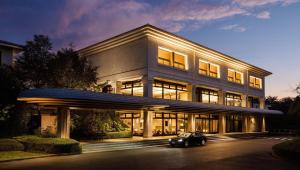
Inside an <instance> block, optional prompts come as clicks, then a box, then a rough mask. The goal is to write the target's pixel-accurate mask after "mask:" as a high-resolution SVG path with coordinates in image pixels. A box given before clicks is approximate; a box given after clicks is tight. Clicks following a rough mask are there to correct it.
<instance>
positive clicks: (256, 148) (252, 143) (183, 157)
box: [0, 138, 300, 170]
mask: <svg viewBox="0 0 300 170" xmlns="http://www.w3.org/2000/svg"><path fill="white" fill-rule="evenodd" d="M279 142H281V140H278V139H275V138H262V139H243V140H241V139H238V140H233V141H228V142H209V143H208V145H207V146H204V147H191V148H170V147H168V146H157V147H151V148H143V149H135V150H122V151H112V152H100V153H86V154H81V155H72V156H57V157H48V158H38V159H32V160H23V161H14V162H6V163H0V169H41V170H53V169H55V170H59V169H62V170H66V169H82V170H89V169H105V170H106V169H108V170H110V169H118V170H120V169H122V170H124V169H134V170H136V169H143V170H155V169H168V170H171V169H172V170H175V169H176V170H178V169H183V170H189V169H193V170H194V169H231V170H232V169H267V170H270V169H272V170H273V169H289V170H293V169H297V170H298V169H300V163H299V162H295V161H285V160H282V159H279V158H276V157H274V156H272V154H271V147H272V146H273V145H274V144H276V143H279Z"/></svg>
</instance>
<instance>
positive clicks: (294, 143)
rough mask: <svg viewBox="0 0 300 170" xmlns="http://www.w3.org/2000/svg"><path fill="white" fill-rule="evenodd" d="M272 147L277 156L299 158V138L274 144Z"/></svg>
mask: <svg viewBox="0 0 300 170" xmlns="http://www.w3.org/2000/svg"><path fill="white" fill-rule="evenodd" d="M272 149H273V151H274V153H275V154H277V155H278V156H281V157H284V158H288V159H297V160H300V138H296V139H293V140H290V141H285V142H282V143H279V144H276V145H274V146H273V147H272Z"/></svg>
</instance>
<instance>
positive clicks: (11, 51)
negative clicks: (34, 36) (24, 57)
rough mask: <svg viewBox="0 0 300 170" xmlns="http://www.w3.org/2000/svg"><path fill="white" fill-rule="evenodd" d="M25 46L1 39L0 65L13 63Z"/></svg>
mask: <svg viewBox="0 0 300 170" xmlns="http://www.w3.org/2000/svg"><path fill="white" fill-rule="evenodd" d="M22 50H23V46H21V45H18V44H15V43H11V42H7V41H3V40H0V65H2V64H6V65H13V64H14V62H15V61H16V57H17V55H18V54H19V53H20V52H21V51H22Z"/></svg>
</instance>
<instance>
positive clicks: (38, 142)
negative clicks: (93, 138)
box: [14, 136, 81, 153]
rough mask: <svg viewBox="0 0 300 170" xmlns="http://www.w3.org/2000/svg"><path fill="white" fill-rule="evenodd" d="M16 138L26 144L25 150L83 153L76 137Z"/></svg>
mask: <svg viewBox="0 0 300 170" xmlns="http://www.w3.org/2000/svg"><path fill="white" fill-rule="evenodd" d="M14 139H16V140H17V141H19V142H21V143H22V144H23V145H24V146H25V151H39V152H46V153H81V146H80V143H79V142H78V141H76V140H74V139H62V138H42V137H38V136H18V137H15V138H14Z"/></svg>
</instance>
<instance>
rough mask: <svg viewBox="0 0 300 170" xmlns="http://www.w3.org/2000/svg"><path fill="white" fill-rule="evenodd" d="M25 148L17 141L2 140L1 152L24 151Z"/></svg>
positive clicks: (0, 140)
mask: <svg viewBox="0 0 300 170" xmlns="http://www.w3.org/2000/svg"><path fill="white" fill-rule="evenodd" d="M22 150H24V146H23V144H22V143H20V142H18V141H17V140H15V139H0V151H22Z"/></svg>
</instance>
